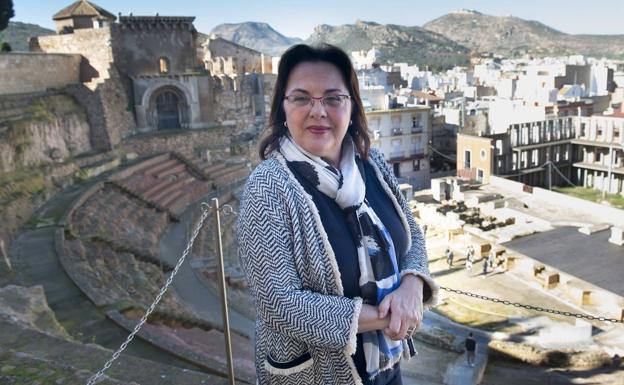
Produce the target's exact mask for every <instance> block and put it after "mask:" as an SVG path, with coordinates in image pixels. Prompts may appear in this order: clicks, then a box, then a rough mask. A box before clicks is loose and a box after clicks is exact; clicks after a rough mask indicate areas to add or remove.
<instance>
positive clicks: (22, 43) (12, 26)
mask: <svg viewBox="0 0 624 385" xmlns="http://www.w3.org/2000/svg"><path fill="white" fill-rule="evenodd" d="M55 33H56V32H54V31H52V30H51V29H47V28H43V27H40V26H38V25H37V24H28V23H21V22H19V21H15V22H13V21H10V22H9V26H8V27H7V29H5V30H4V31H2V32H0V42H7V43H9V44H10V45H11V48H12V49H13V51H28V39H29V38H30V37H33V36H42V35H53V34H55Z"/></svg>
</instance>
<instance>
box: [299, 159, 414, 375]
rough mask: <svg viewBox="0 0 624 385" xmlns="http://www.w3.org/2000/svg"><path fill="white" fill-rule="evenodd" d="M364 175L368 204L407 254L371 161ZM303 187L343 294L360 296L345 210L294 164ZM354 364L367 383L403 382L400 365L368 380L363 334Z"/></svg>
mask: <svg viewBox="0 0 624 385" xmlns="http://www.w3.org/2000/svg"><path fill="white" fill-rule="evenodd" d="M358 162H359V163H360V164H363V168H364V174H365V175H364V176H365V181H366V199H367V200H368V204H369V205H370V206H371V207H372V208H373V210H375V213H376V214H377V216H378V217H379V219H380V220H381V221H382V222H383V224H384V226H386V229H388V232H389V233H390V236H391V237H392V242H393V243H394V247H395V249H396V250H395V252H396V256H397V259H399V260H400V258H401V257H403V255H404V254H405V251H406V250H405V249H406V248H407V242H408V238H407V237H408V234H407V233H406V232H405V227H404V226H403V222H402V221H401V217H400V216H399V214H398V213H397V211H396V208H395V207H394V204H393V203H392V201H391V200H390V197H389V196H388V194H387V193H386V192H385V190H384V189H383V187H382V185H381V181H379V180H378V179H377V175H376V174H375V170H374V169H373V166H372V165H371V164H370V163H368V162H362V161H360V160H359V159H358ZM289 168H290V170H291V171H292V172H293V174H294V175H295V177H296V178H297V180H298V181H299V183H301V186H302V187H303V188H304V190H305V191H306V192H307V193H308V194H310V195H311V196H312V200H313V202H314V204H315V205H316V208H317V209H318V211H319V215H320V217H321V223H322V224H323V227H324V228H325V232H326V233H327V237H328V238H329V243H330V245H331V248H332V250H333V251H334V254H335V255H336V262H337V263H338V270H339V271H340V277H341V281H342V286H343V288H344V296H345V297H347V298H354V297H360V296H361V294H360V286H359V282H358V281H359V278H360V266H359V263H358V256H357V248H356V247H355V242H354V241H353V237H352V236H351V232H350V231H349V228H348V227H347V222H346V220H345V216H344V214H343V213H342V210H341V209H340V207H339V206H338V204H337V203H336V202H335V201H334V200H333V199H331V198H330V197H328V196H327V195H325V194H323V193H322V192H320V191H319V190H318V189H317V188H316V187H315V186H314V185H313V184H312V183H311V182H309V181H308V180H307V179H305V178H304V177H303V176H302V175H301V174H299V173H298V172H297V170H296V169H295V168H294V167H290V166H289ZM353 360H354V362H355V367H356V368H357V371H358V373H359V375H360V377H361V378H362V381H363V382H364V384H365V385H369V384H370V385H394V384H401V375H400V370H399V367H398V365H397V366H396V367H395V368H394V369H392V370H386V371H383V372H381V373H379V374H378V375H377V377H375V380H374V381H373V382H371V381H368V378H367V377H368V376H367V374H366V361H365V358H364V350H363V348H362V338H361V335H360V334H358V335H357V350H356V352H355V354H354V356H353Z"/></svg>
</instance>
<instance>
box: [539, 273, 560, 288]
mask: <svg viewBox="0 0 624 385" xmlns="http://www.w3.org/2000/svg"><path fill="white" fill-rule="evenodd" d="M543 277H544V282H543V285H544V288H545V289H552V288H554V287H555V286H557V285H558V284H559V273H555V272H546V273H545V274H543Z"/></svg>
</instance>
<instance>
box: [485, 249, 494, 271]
mask: <svg viewBox="0 0 624 385" xmlns="http://www.w3.org/2000/svg"><path fill="white" fill-rule="evenodd" d="M495 259H496V252H495V251H494V249H492V250H490V253H489V254H488V258H487V265H488V268H489V269H490V270H491V269H494V260H495Z"/></svg>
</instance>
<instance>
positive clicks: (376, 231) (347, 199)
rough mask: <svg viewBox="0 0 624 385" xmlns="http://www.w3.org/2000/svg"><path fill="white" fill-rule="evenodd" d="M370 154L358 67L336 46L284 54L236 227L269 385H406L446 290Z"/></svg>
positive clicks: (389, 178)
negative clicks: (405, 363)
mask: <svg viewBox="0 0 624 385" xmlns="http://www.w3.org/2000/svg"><path fill="white" fill-rule="evenodd" d="M369 144H370V139H369V137H368V133H367V126H366V118H365V115H364V109H363V107H362V102H361V100H360V96H359V89H358V83H357V76H356V74H355V71H354V69H353V67H352V65H351V61H350V59H349V57H348V56H347V55H346V54H345V53H344V52H343V51H341V50H340V49H338V48H336V47H333V46H329V45H323V46H321V47H318V48H313V47H309V46H306V45H297V46H294V47H292V48H290V49H289V50H288V51H286V52H285V53H284V55H283V56H282V58H281V61H280V64H279V70H278V76H277V82H276V86H275V92H274V95H273V101H272V106H271V115H270V132H269V135H268V136H267V137H266V138H264V140H263V141H262V142H261V144H260V156H261V157H262V158H263V159H264V161H263V162H262V163H261V164H260V165H259V166H258V167H257V168H256V169H255V170H254V172H253V173H252V175H251V176H250V177H249V180H248V182H247V184H246V186H245V192H244V194H243V199H242V202H241V209H240V215H239V219H238V240H239V247H240V253H241V254H240V256H241V262H242V266H243V269H244V270H245V274H246V277H247V280H248V282H249V286H250V289H251V292H252V295H253V297H254V300H255V305H256V313H257V315H258V319H257V321H256V372H257V377H258V382H259V383H260V384H298V385H302V384H362V383H365V384H378V385H381V384H384V385H386V384H400V383H401V377H400V371H399V365H398V363H399V360H400V359H401V357H411V356H412V355H414V354H415V351H414V349H413V345H412V343H411V342H412V341H411V338H410V337H411V333H413V331H414V330H415V329H416V328H417V327H418V326H419V324H420V322H421V319H422V311H423V302H424V304H425V305H431V304H433V303H434V302H435V299H436V298H437V291H438V289H437V286H436V284H435V283H434V282H433V281H432V280H431V278H429V272H428V267H427V256H426V251H425V247H424V241H423V237H422V233H421V232H420V230H419V229H418V228H417V226H416V223H415V222H414V219H413V217H412V215H411V213H410V211H409V209H408V208H407V204H406V202H405V199H404V198H403V196H402V194H401V193H400V191H399V188H398V185H397V182H396V179H395V178H394V176H393V175H392V172H391V170H390V168H389V167H388V165H387V164H386V163H385V161H384V160H383V158H382V157H381V155H380V154H379V153H378V152H377V151H376V150H374V149H369ZM423 300H424V301H423Z"/></svg>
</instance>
